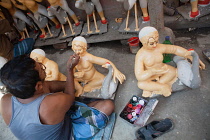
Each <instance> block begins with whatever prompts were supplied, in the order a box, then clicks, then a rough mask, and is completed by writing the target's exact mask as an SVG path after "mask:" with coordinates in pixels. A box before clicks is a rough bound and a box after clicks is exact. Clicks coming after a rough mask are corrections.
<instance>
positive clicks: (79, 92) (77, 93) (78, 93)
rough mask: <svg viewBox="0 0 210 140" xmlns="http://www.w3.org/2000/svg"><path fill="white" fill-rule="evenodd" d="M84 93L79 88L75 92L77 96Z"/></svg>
mask: <svg viewBox="0 0 210 140" xmlns="http://www.w3.org/2000/svg"><path fill="white" fill-rule="evenodd" d="M82 94H83V92H82V90H77V91H76V93H75V97H79V96H80V95H82Z"/></svg>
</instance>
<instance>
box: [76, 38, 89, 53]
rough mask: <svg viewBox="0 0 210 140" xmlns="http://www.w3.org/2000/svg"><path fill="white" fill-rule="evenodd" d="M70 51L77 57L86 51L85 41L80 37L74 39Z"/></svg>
mask: <svg viewBox="0 0 210 140" xmlns="http://www.w3.org/2000/svg"><path fill="white" fill-rule="evenodd" d="M72 50H73V51H74V52H75V53H76V54H78V55H79V54H82V53H83V52H85V51H86V50H87V41H86V39H85V38H84V37H82V36H78V37H75V38H74V39H73V41H72Z"/></svg>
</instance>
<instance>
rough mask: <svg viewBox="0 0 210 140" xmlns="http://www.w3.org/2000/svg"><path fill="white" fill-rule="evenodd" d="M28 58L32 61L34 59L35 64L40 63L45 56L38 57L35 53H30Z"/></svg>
mask: <svg viewBox="0 0 210 140" xmlns="http://www.w3.org/2000/svg"><path fill="white" fill-rule="evenodd" d="M30 57H31V58H32V59H34V60H35V61H36V62H39V63H42V61H43V59H44V58H45V56H43V55H40V54H38V53H35V52H32V53H31V54H30Z"/></svg>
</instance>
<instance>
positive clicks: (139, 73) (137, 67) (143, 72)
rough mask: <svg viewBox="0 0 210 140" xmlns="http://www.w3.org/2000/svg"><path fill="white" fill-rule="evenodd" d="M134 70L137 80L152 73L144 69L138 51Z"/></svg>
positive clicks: (146, 77) (141, 79) (145, 77)
mask: <svg viewBox="0 0 210 140" xmlns="http://www.w3.org/2000/svg"><path fill="white" fill-rule="evenodd" d="M134 72H135V76H136V79H137V80H138V81H145V80H147V79H149V78H150V77H151V76H152V75H153V74H152V72H151V71H150V70H144V64H143V58H142V57H141V54H139V53H137V55H136V58H135V67H134Z"/></svg>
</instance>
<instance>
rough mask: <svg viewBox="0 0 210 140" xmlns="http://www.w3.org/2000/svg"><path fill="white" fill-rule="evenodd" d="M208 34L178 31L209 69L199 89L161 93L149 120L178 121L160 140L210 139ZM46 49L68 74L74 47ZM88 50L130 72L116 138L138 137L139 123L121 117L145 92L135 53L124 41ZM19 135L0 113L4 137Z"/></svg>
mask: <svg viewBox="0 0 210 140" xmlns="http://www.w3.org/2000/svg"><path fill="white" fill-rule="evenodd" d="M208 34H210V28H206V29H203V30H193V31H191V32H188V31H183V30H182V31H178V32H175V35H176V41H175V44H176V45H180V46H182V47H184V48H187V49H189V48H193V49H195V50H196V51H197V52H198V54H199V56H200V59H201V60H202V61H203V62H204V63H205V64H206V70H203V71H201V78H202V85H201V87H200V88H199V89H196V90H187V91H182V92H176V93H173V94H172V95H171V96H170V97H167V98H165V97H162V96H159V97H157V99H158V100H159V103H158V104H157V106H156V108H155V109H154V114H153V115H152V116H151V117H150V118H149V120H148V122H151V121H153V120H161V119H164V118H171V119H172V120H173V122H174V129H173V130H172V131H170V132H168V133H166V134H164V135H162V136H161V137H159V138H157V140H209V139H210V119H209V118H210V65H209V62H208V61H207V60H206V59H205V58H204V56H203V54H202V50H203V49H205V48H209V47H210V43H209V40H208V39H209V38H208V39H207V35H208ZM199 36H200V39H203V40H205V37H206V40H205V41H201V40H199V39H198V37H199ZM196 39H198V40H196ZM198 43H199V44H198ZM44 50H45V51H46V53H47V57H48V58H49V59H51V60H54V61H55V62H57V63H58V64H59V68H60V71H61V72H62V73H64V74H65V73H66V72H65V66H66V61H67V59H68V57H69V56H70V55H71V54H73V52H72V50H71V49H70V48H68V49H65V50H55V49H53V48H52V47H45V48H44ZM88 52H89V53H91V54H93V55H96V56H99V57H103V58H107V59H109V60H111V61H112V62H113V63H114V64H115V65H116V67H117V68H118V69H119V70H120V71H121V72H122V73H124V74H125V75H126V81H125V82H124V83H123V84H122V85H119V86H118V90H117V92H116V97H115V105H116V108H115V112H116V113H117V118H116V123H115V127H114V131H113V134H112V140H134V139H135V131H136V130H137V129H138V128H139V127H134V126H132V125H131V124H129V123H128V122H126V121H125V120H123V119H122V118H120V117H119V114H120V112H121V111H122V110H123V108H124V106H125V105H126V104H127V102H128V100H129V99H130V98H131V97H132V95H138V96H141V94H142V90H140V89H139V88H138V87H137V80H136V78H135V75H134V60H135V54H132V53H130V52H129V47H128V46H122V45H121V44H120V41H113V42H104V43H97V44H91V47H90V48H89V49H88ZM96 68H97V69H98V70H99V71H100V72H102V73H104V74H105V73H106V72H107V70H105V69H103V68H101V66H96ZM15 139H16V138H14V136H13V135H12V133H11V132H10V130H9V129H8V128H7V127H6V125H5V124H4V122H3V120H2V117H1V116H0V140H15Z"/></svg>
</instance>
